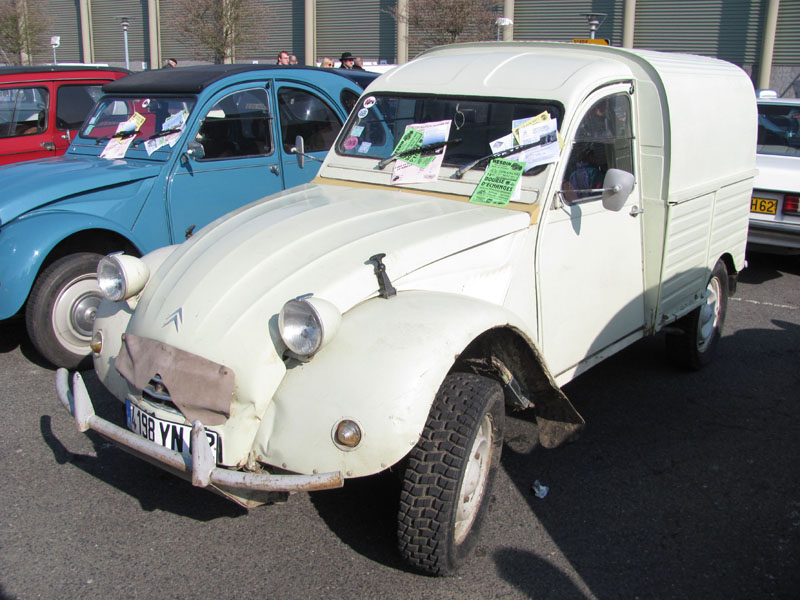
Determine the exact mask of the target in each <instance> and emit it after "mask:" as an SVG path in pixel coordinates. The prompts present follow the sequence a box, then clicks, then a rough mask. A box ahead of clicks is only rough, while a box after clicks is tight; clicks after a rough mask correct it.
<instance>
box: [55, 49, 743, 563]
mask: <svg viewBox="0 0 800 600" xmlns="http://www.w3.org/2000/svg"><path fill="white" fill-rule="evenodd" d="M756 115H757V112H756V100H755V94H754V91H753V86H752V84H751V82H750V80H749V78H748V77H747V75H746V74H745V73H744V72H743V71H742V70H740V69H739V68H738V67H736V66H733V65H731V64H728V63H726V62H722V61H719V60H715V59H711V58H704V57H698V56H689V55H681V54H662V53H657V52H648V51H638V50H623V49H619V48H608V47H598V46H593V45H580V44H562V43H549V42H541V43H538V42H520V43H482V44H464V45H454V46H448V47H442V48H436V49H433V50H431V51H428V52H425V53H423V54H422V55H421V56H419V57H418V58H417V59H415V60H413V61H411V62H409V63H407V64H405V65H402V66H399V67H397V68H395V69H392V70H391V71H389V72H387V73H386V74H384V75H382V76H381V77H380V78H378V79H377V80H375V81H374V82H373V83H372V84H371V85H370V86H369V88H368V89H367V91H366V92H365V93H364V95H363V96H362V97H361V99H360V101H359V103H358V104H357V105H356V107H355V109H354V110H353V112H352V113H351V115H350V118H349V120H348V121H347V123H346V124H345V126H344V128H343V129H342V131H341V132H340V135H339V138H338V140H337V142H336V145H335V147H334V148H333V149H332V151H331V152H330V153H329V154H328V157H327V158H326V159H325V162H324V164H323V165H322V168H321V170H320V172H319V176H318V177H317V178H316V179H315V180H314V181H313V182H312V183H310V184H307V185H303V186H300V187H297V188H294V189H291V190H288V191H286V192H284V193H280V194H277V195H274V196H271V197H268V198H265V199H263V200H261V201H258V202H255V203H253V204H250V205H248V206H245V207H243V208H241V209H239V210H238V211H236V212H234V213H231V214H229V215H227V216H225V217H223V218H221V219H219V220H217V221H216V222H214V223H212V224H211V225H209V226H208V227H206V228H204V229H202V230H201V231H199V232H197V233H196V234H195V235H194V236H193V237H192V238H191V239H189V240H188V241H187V242H185V243H184V244H181V245H179V246H172V247H168V248H162V249H160V250H157V251H155V252H153V253H151V254H149V255H147V256H144V257H143V258H141V259H139V258H135V257H130V256H125V255H112V256H109V257H107V258H106V259H104V260H103V261H102V262H101V264H100V267H99V272H98V276H99V282H100V285H101V288H102V290H103V292H104V294H105V295H106V296H107V298H108V300H107V301H104V302H103V303H102V304H101V306H100V308H99V312H98V314H97V319H96V322H95V328H94V338H93V342H92V349H93V350H94V360H95V369H96V371H97V373H98V375H99V378H100V380H101V381H102V382H103V383H104V385H105V386H106V387H107V388H108V389H109V390H111V392H112V393H113V394H114V395H116V396H117V397H118V398H119V400H120V401H122V402H124V403H125V406H126V410H125V423H123V417H122V411H120V418H119V423H120V425H116V424H113V423H111V422H109V421H107V420H104V419H101V418H99V417H97V416H96V415H95V414H94V410H93V408H92V402H91V400H90V399H89V395H88V393H87V391H86V387H85V385H84V384H83V382H82V380H81V378H80V376H79V375H78V374H75V375H74V377H73V378H72V381H71V384H70V379H69V377H68V374H67V372H66V371H64V370H61V371H59V373H58V375H57V388H58V394H59V397H60V399H61V401H62V402H63V403H64V405H65V406H66V407H67V408H68V409H69V410H70V412H71V413H72V414H73V415H74V417H75V420H76V421H77V423H78V427H79V428H80V429H81V430H82V431H86V430H88V429H91V430H94V431H96V432H98V433H100V434H101V435H103V436H105V437H106V438H108V439H110V440H112V441H113V442H115V443H117V444H119V445H120V446H122V447H124V448H126V449H128V450H130V451H132V452H134V453H135V454H137V455H138V456H142V457H145V458H146V459H147V460H150V461H152V462H154V463H156V464H158V465H160V466H162V467H163V468H164V469H166V470H169V471H171V472H174V473H177V474H179V475H181V476H183V477H185V478H188V479H191V481H192V482H193V483H194V484H195V485H197V486H204V487H205V486H207V487H209V488H211V489H213V490H215V491H216V492H218V493H221V494H223V495H225V496H227V497H229V498H231V499H233V500H235V501H237V502H239V503H241V504H242V505H244V506H254V505H255V504H258V503H261V502H264V501H266V502H270V501H274V500H277V499H281V498H283V497H284V496H285V495H286V494H287V493H290V492H295V491H311V490H319V489H326V488H332V487H338V486H342V485H343V484H344V481H345V480H346V479H348V478H353V477H363V476H366V475H372V474H374V473H378V472H380V471H384V470H386V469H390V468H391V469H393V470H395V471H396V472H397V473H398V476H399V477H400V478H401V479H402V489H401V492H400V494H401V496H400V503H399V506H400V508H399V514H398V518H397V536H398V544H399V548H400V552H401V553H402V555H403V556H404V557H405V558H406V559H407V560H408V561H409V562H410V563H411V564H412V565H414V566H415V567H417V568H419V569H421V570H423V571H427V572H430V573H435V574H449V573H453V572H454V571H455V570H456V569H457V568H458V566H459V565H460V564H461V563H462V562H463V561H464V560H465V559H466V558H467V556H468V555H469V552H470V549H471V548H472V547H473V546H474V544H475V541H476V538H477V535H478V530H479V529H480V525H481V522H482V521H483V519H484V517H485V513H486V511H487V505H488V502H487V498H488V497H489V495H490V491H491V486H492V481H493V479H494V474H495V471H496V469H497V466H498V463H499V458H500V450H501V447H502V439H503V422H504V412H505V408H506V406H508V407H511V408H517V409H527V410H532V411H535V415H536V419H537V423H538V430H539V437H540V443H541V445H542V446H545V447H548V448H550V447H555V446H558V445H559V444H560V443H562V442H564V441H565V440H567V439H569V438H571V437H573V436H575V435H576V434H577V433H578V432H579V431H580V430H581V428H582V427H583V424H584V422H583V419H582V418H581V417H580V415H579V414H578V413H577V412H576V411H575V409H574V408H573V407H572V405H571V404H570V402H569V401H568V399H567V398H566V397H565V395H564V394H563V393H562V391H561V389H560V386H561V385H563V384H565V383H566V382H568V381H570V380H571V379H573V378H574V377H576V376H577V375H579V374H580V373H582V372H584V371H586V370H587V369H589V368H590V367H591V366H593V365H595V364H597V363H598V362H599V361H601V360H603V359H604V358H606V357H608V356H610V355H612V354H614V353H615V352H617V351H619V350H621V349H622V348H625V347H626V346H628V345H629V344H632V343H634V342H635V341H637V340H639V339H641V338H643V337H644V336H647V335H652V334H655V333H657V332H659V331H661V330H666V336H665V337H666V339H667V344H668V353H669V355H670V356H671V357H672V358H674V359H675V361H676V362H677V363H679V364H681V365H683V366H685V367H689V368H699V367H701V366H702V365H704V364H705V363H707V362H708V361H709V360H710V358H711V355H712V353H713V352H714V348H715V346H716V345H717V342H718V341H719V338H720V331H721V328H722V324H723V320H724V317H725V308H726V302H727V298H728V295H729V293H730V291H731V290H732V289H733V287H734V284H735V281H736V276H737V273H738V272H739V270H740V269H742V268H743V266H744V252H745V242H746V236H747V225H748V211H749V207H750V195H751V191H752V182H753V177H754V174H755V155H756V152H755V143H756V125H757V122H756V120H757V116H756ZM303 142H304V140H302V139H301V138H298V140H297V147H296V154H297V160H298V163H299V164H300V165H301V166H302V165H303V163H304V161H305V160H306V156H305V155H304V154H303ZM231 193H236V190H231ZM679 376H680V375H679V373H678V372H677V371H676V377H679ZM275 510H280V509H279V508H276V509H275Z"/></svg>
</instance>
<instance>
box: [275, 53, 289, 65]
mask: <svg viewBox="0 0 800 600" xmlns="http://www.w3.org/2000/svg"><path fill="white" fill-rule="evenodd" d="M275 64H276V65H288V64H289V53H288V52H287V51H286V50H281V51H280V52H278V60H277V62H276V63H275Z"/></svg>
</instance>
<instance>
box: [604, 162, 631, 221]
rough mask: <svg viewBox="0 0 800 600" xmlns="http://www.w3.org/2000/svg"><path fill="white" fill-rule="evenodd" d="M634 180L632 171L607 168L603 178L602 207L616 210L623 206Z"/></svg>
mask: <svg viewBox="0 0 800 600" xmlns="http://www.w3.org/2000/svg"><path fill="white" fill-rule="evenodd" d="M635 182H636V180H635V178H634V177H633V174H632V173H628V172H627V171H623V170H622V169H609V170H608V171H607V172H606V176H605V178H604V179H603V208H605V209H606V210H610V211H613V212H617V211H619V210H621V209H622V207H623V206H625V202H626V201H627V200H628V196H630V195H631V192H632V191H633V184H634V183H635Z"/></svg>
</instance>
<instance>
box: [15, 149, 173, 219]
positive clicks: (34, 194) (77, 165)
mask: <svg viewBox="0 0 800 600" xmlns="http://www.w3.org/2000/svg"><path fill="white" fill-rule="evenodd" d="M162 167H163V163H153V162H145V161H136V160H128V159H125V160H102V159H98V158H97V157H95V156H91V157H85V156H68V155H65V156H59V157H57V158H46V159H42V160H34V161H27V162H22V163H18V164H15V165H8V166H5V167H0V181H2V186H3V191H2V195H0V223H8V222H9V221H11V220H12V219H15V218H17V217H19V216H20V215H22V214H25V213H26V212H28V211H31V210H33V209H35V208H39V207H40V206H45V205H47V204H50V203H52V202H55V201H57V200H60V199H62V198H67V197H69V196H73V195H75V194H81V193H86V192H89V191H92V190H97V189H100V188H105V187H113V186H116V185H121V184H125V183H131V182H133V181H139V180H141V179H147V178H149V177H155V176H156V175H158V173H159V172H160V171H161V169H162Z"/></svg>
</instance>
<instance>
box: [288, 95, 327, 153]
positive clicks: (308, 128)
mask: <svg viewBox="0 0 800 600" xmlns="http://www.w3.org/2000/svg"><path fill="white" fill-rule="evenodd" d="M278 111H279V113H280V121H281V137H282V138H283V147H284V149H285V150H286V152H290V151H291V149H292V147H293V146H294V142H295V138H296V137H297V136H298V135H302V136H303V143H304V144H305V150H306V152H323V151H325V150H329V149H330V147H331V146H332V145H333V142H335V141H336V136H337V134H338V133H339V130H340V129H341V128H342V122H341V121H340V120H339V117H338V116H337V115H336V112H335V111H334V110H333V109H332V108H331V107H330V106H328V103H327V102H325V101H323V100H322V99H321V98H318V97H317V96H315V95H314V94H312V93H310V92H307V91H305V90H301V89H298V88H291V87H286V86H284V87H282V88H280V89H279V90H278Z"/></svg>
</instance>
